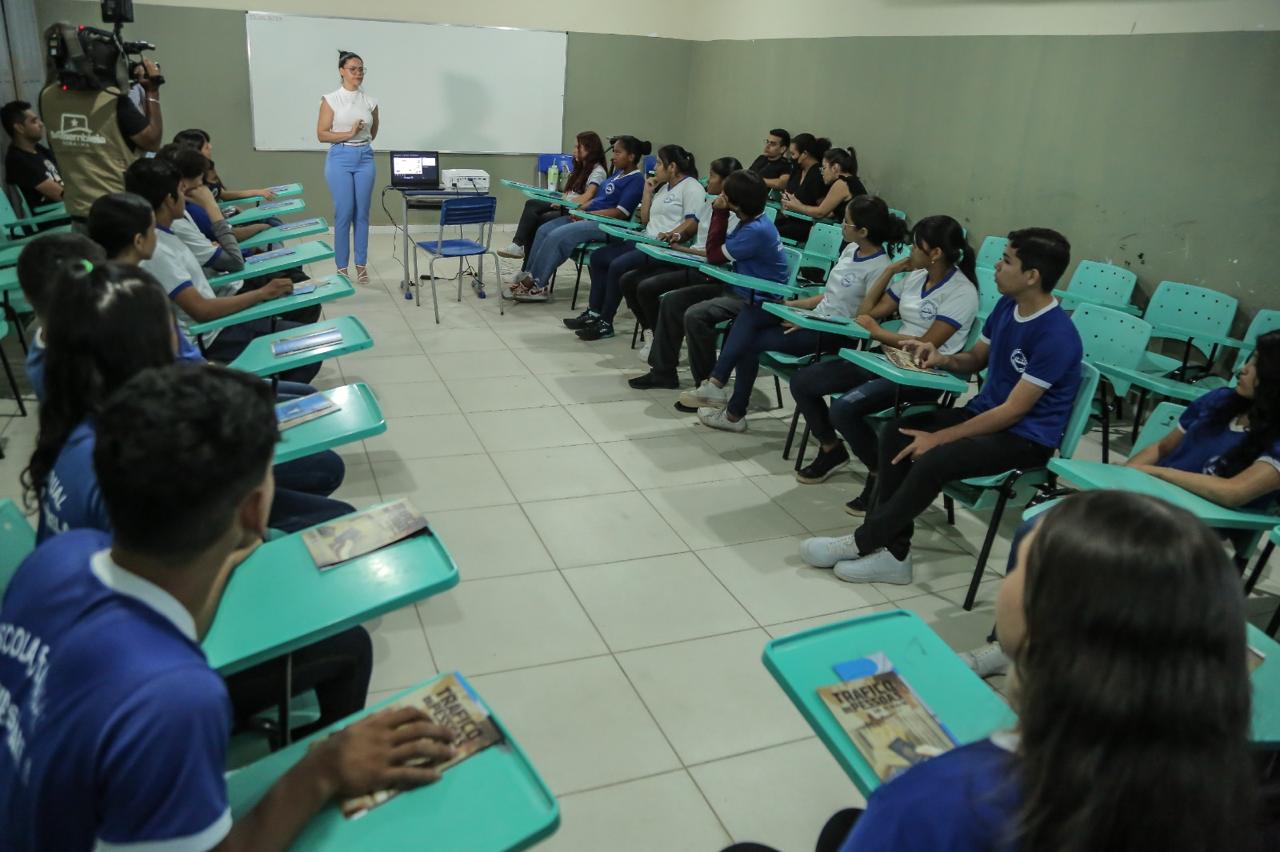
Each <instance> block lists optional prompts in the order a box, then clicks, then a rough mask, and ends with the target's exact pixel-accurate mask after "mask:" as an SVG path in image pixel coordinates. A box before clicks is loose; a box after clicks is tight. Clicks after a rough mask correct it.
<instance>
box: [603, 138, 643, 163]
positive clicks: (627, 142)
mask: <svg viewBox="0 0 1280 852" xmlns="http://www.w3.org/2000/svg"><path fill="white" fill-rule="evenodd" d="M614 143H617V144H619V145H621V146H622V148H623V150H624V151H626V152H627V153H628V154H630V155H631V156H632V157H633V158H635V161H636V168H639V167H640V164H641V162H642V161H643V160H644V158H645V157H647V156H649V154H650V153H652V152H653V145H651V144H650V143H649V142H648V140H645V139H637V138H636V137H634V136H615V137H614V138H612V139H610V140H609V144H611V145H612V144H614Z"/></svg>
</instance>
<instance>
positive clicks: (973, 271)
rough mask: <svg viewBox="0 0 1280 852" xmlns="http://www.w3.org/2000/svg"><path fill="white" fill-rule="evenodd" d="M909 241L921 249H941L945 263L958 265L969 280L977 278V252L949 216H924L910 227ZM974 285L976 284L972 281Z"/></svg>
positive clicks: (958, 225)
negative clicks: (926, 247)
mask: <svg viewBox="0 0 1280 852" xmlns="http://www.w3.org/2000/svg"><path fill="white" fill-rule="evenodd" d="M911 242H912V243H913V244H914V245H916V246H918V247H919V248H921V249H923V248H924V247H925V246H926V245H928V247H929V248H931V249H935V248H936V249H942V256H943V257H944V258H946V261H947V263H949V264H951V265H952V266H955V267H958V268H959V269H960V271H961V272H963V273H964V277H965V278H968V279H969V281H971V282H977V280H978V264H977V261H978V254H977V252H975V251H974V250H973V246H971V245H969V240H968V238H966V237H965V235H964V228H962V227H961V226H960V223H959V222H957V221H956V220H955V219H952V218H951V217H950V216H926V217H924V218H923V219H921V220H920V221H919V222H916V224H915V227H914V228H912V229H911ZM974 286H975V287H976V286H977V284H976V283H974Z"/></svg>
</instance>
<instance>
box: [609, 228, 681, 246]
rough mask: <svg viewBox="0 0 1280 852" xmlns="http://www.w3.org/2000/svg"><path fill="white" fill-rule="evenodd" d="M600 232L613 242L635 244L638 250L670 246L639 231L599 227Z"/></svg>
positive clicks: (664, 241)
mask: <svg viewBox="0 0 1280 852" xmlns="http://www.w3.org/2000/svg"><path fill="white" fill-rule="evenodd" d="M600 230H601V231H603V232H604V234H605V236H607V237H612V238H613V239H615V240H625V241H627V242H632V243H635V244H636V247H637V248H638V247H639V246H641V245H649V246H655V247H665V246H668V245H670V244H669V243H668V242H667V241H666V240H660V239H658V238H657V237H651V236H649V235H648V234H647V233H645V232H644V231H641V230H637V229H635V228H630V227H619V226H618V225H601V226H600Z"/></svg>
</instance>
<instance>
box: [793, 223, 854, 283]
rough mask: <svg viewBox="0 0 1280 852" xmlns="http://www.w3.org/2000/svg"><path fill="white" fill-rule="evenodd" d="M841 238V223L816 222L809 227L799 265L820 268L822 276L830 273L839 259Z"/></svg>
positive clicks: (842, 231) (842, 235)
mask: <svg viewBox="0 0 1280 852" xmlns="http://www.w3.org/2000/svg"><path fill="white" fill-rule="evenodd" d="M843 239H844V228H843V227H842V226H841V225H839V224H830V223H827V222H816V223H815V224H814V226H813V227H812V228H810V229H809V238H808V239H807V240H805V243H804V252H803V254H804V258H803V259H802V260H801V261H800V266H801V267H806V268H807V267H811V266H812V267H814V268H816V269H821V270H822V277H823V278H826V276H827V275H829V274H830V273H831V267H833V266H835V263H836V261H837V260H839V259H840V243H841V242H842V241H843Z"/></svg>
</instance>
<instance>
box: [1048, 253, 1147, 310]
mask: <svg viewBox="0 0 1280 852" xmlns="http://www.w3.org/2000/svg"><path fill="white" fill-rule="evenodd" d="M1137 283H1138V276H1137V273H1135V272H1133V271H1132V270H1129V269H1122V268H1121V267H1119V266H1114V265H1112V264H1110V263H1100V262H1098V261H1096V260H1082V261H1080V263H1079V265H1078V266H1076V271H1075V272H1074V273H1072V275H1071V280H1070V281H1069V282H1067V289H1065V290H1054V291H1053V294H1054V295H1055V296H1057V297H1058V299H1059V300H1060V301H1061V302H1062V307H1063V308H1064V309H1066V310H1068V311H1069V310H1073V309H1074V308H1075V307H1076V306H1077V305H1079V304H1080V303H1081V302H1092V303H1094V304H1097V305H1106V306H1107V307H1109V308H1116V309H1117V310H1121V311H1124V312H1125V313H1129V314H1135V315H1136V314H1139V313H1141V312H1140V311H1139V310H1138V309H1137V308H1136V307H1135V306H1134V305H1133V304H1131V300H1132V299H1133V288H1134V287H1135V286H1136V285H1137Z"/></svg>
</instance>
